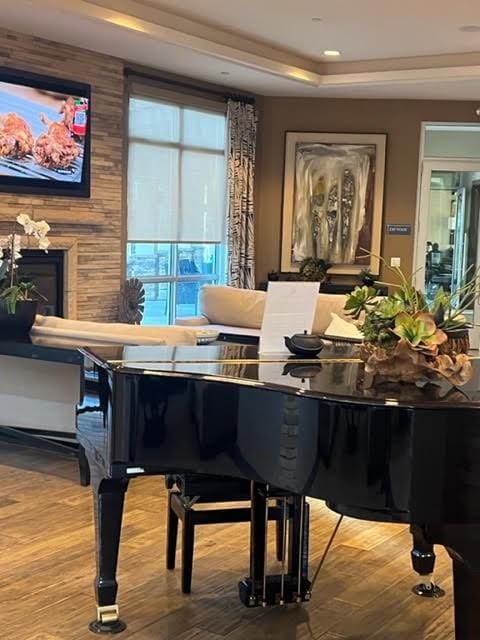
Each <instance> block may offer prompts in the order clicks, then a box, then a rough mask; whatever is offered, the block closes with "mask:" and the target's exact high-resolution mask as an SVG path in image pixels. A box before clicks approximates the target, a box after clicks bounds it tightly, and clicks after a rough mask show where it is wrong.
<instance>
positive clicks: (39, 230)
mask: <svg viewBox="0 0 480 640" xmlns="http://www.w3.org/2000/svg"><path fill="white" fill-rule="evenodd" d="M34 224H35V227H36V229H35V235H37V234H38V236H40V238H44V237H45V236H46V235H47V233H48V232H49V231H50V225H49V224H48V222H47V221H46V220H40V221H39V222H36V223H34ZM38 236H37V237H38Z"/></svg>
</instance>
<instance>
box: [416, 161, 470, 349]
mask: <svg viewBox="0 0 480 640" xmlns="http://www.w3.org/2000/svg"><path fill="white" fill-rule="evenodd" d="M479 216H480V159H479V160H453V159H442V160H440V159H436V160H424V162H423V165H422V173H421V183H420V201H419V207H418V216H417V228H416V246H415V263H416V264H415V271H416V276H415V279H416V286H417V287H418V288H419V289H421V290H422V291H424V292H425V295H426V298H427V300H428V301H429V302H431V301H433V299H434V298H435V295H436V293H437V292H438V291H439V289H440V288H443V290H444V291H446V292H449V293H453V292H455V291H457V290H458V289H459V288H460V287H462V286H463V285H464V284H465V283H466V282H468V280H470V279H471V278H472V277H473V276H474V274H475V272H476V270H477V268H478V265H479V257H480V246H479V226H480V224H479ZM466 315H467V316H468V320H469V321H470V322H472V323H473V324H478V323H480V308H479V304H478V301H476V302H475V303H472V305H471V308H470V309H468V311H467V313H466ZM479 338H480V334H479V332H478V330H474V331H472V332H471V339H472V340H471V342H472V346H474V347H478V344H479Z"/></svg>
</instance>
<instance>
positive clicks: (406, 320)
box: [345, 254, 480, 352]
mask: <svg viewBox="0 0 480 640" xmlns="http://www.w3.org/2000/svg"><path fill="white" fill-rule="evenodd" d="M369 255H370V254H369ZM377 257H378V258H379V260H380V261H381V262H382V264H383V265H384V268H385V270H386V271H389V272H392V273H393V274H394V275H395V276H396V280H398V282H397V283H392V282H379V284H382V285H387V286H388V287H391V288H393V289H394V292H393V293H390V295H388V296H387V297H383V298H382V297H381V296H380V294H379V292H378V291H377V289H376V288H375V287H371V286H370V287H367V286H363V287H355V289H354V290H353V291H352V292H351V293H350V295H349V296H348V297H347V300H346V303H345V311H346V312H347V314H348V315H350V316H351V317H352V318H353V319H354V320H360V318H361V316H362V314H364V317H363V321H362V322H361V324H359V329H360V331H361V332H362V333H363V336H364V340H365V342H368V343H371V344H373V345H379V346H382V347H386V348H389V347H390V346H392V347H395V345H396V344H397V343H398V341H399V340H404V341H405V342H406V343H408V344H409V345H410V346H412V347H413V348H418V349H421V350H423V351H425V352H428V351H429V350H431V351H435V350H436V349H437V346H438V345H439V344H442V342H444V341H445V340H447V338H448V336H447V334H449V335H451V334H454V333H455V332H459V331H463V330H465V329H468V328H470V327H471V325H469V324H468V322H467V320H466V318H465V316H464V311H466V310H467V309H471V308H472V306H473V304H474V302H475V301H477V300H478V299H480V270H479V271H477V272H475V273H474V274H473V277H472V278H471V280H469V281H468V282H467V283H466V284H465V285H464V286H463V287H460V288H458V289H457V290H456V291H455V292H454V293H452V294H451V293H447V292H445V291H444V290H443V289H442V288H440V289H439V290H438V292H437V294H436V296H435V298H434V300H433V301H432V302H431V303H430V304H429V303H428V301H427V300H426V298H425V296H424V294H423V293H422V292H421V291H418V290H417V289H416V288H415V287H414V285H413V284H412V283H411V282H410V280H408V279H407V277H406V276H405V274H404V273H403V272H402V270H401V269H399V268H398V267H390V266H389V265H388V264H387V263H386V262H385V260H384V259H383V258H381V257H380V256H377ZM439 340H440V342H439Z"/></svg>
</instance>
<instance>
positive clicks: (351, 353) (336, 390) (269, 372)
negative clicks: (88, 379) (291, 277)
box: [82, 343, 480, 408]
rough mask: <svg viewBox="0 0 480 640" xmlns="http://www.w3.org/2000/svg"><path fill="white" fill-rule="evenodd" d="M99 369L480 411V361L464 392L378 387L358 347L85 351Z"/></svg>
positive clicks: (434, 386) (440, 385)
mask: <svg viewBox="0 0 480 640" xmlns="http://www.w3.org/2000/svg"><path fill="white" fill-rule="evenodd" d="M82 352H83V353H84V354H85V355H86V356H87V357H88V358H90V359H91V360H93V361H94V362H95V363H96V364H97V365H98V366H100V367H103V368H106V369H108V370H110V371H114V372H117V373H125V374H136V375H150V376H159V377H162V376H167V377H168V376H170V377H172V376H173V377H177V376H180V377H192V378H196V379H198V378H200V379H205V380H211V381H212V382H213V381H224V382H230V383H235V384H240V385H245V386H253V387H258V388H267V389H268V388H270V389H272V390H275V389H277V390H279V391H285V392H288V393H294V394H297V395H304V396H306V397H315V398H324V399H337V400H342V401H347V402H348V401H351V402H366V403H369V404H375V405H392V406H394V405H401V406H407V407H420V406H427V407H429V408H434V407H441V406H445V404H448V405H449V406H451V407H455V406H459V407H465V406H473V407H477V406H478V407H480V360H473V367H474V375H473V377H472V379H471V380H470V381H469V382H468V383H467V384H466V385H465V386H463V387H461V388H456V387H452V386H451V385H450V384H449V383H448V382H447V381H436V380H435V381H430V382H421V383H416V384H414V383H412V384H399V383H387V382H383V383H382V384H378V383H376V381H374V380H373V379H372V376H370V375H368V374H366V373H365V370H364V365H363V363H362V362H361V361H360V360H359V359H358V357H357V347H356V346H355V345H347V346H345V345H343V346H339V345H331V346H326V347H325V349H323V350H322V352H321V353H320V354H319V356H318V357H316V358H311V359H303V358H297V357H293V356H291V357H286V356H283V355H272V356H263V355H259V354H258V349H257V346H255V345H243V344H234V343H222V344H215V345H203V346H196V347H188V346H177V347H172V346H165V347H164V346H158V347H157V346H127V345H125V346H115V347H113V346H112V347H94V348H86V349H82Z"/></svg>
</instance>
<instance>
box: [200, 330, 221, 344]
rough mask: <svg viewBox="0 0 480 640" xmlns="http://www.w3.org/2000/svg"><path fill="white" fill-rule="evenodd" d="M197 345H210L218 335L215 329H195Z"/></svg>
mask: <svg viewBox="0 0 480 640" xmlns="http://www.w3.org/2000/svg"><path fill="white" fill-rule="evenodd" d="M196 334H197V344H211V343H212V342H215V340H217V339H218V336H219V335H220V334H219V332H218V331H216V330H215V329H197V331H196Z"/></svg>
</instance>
